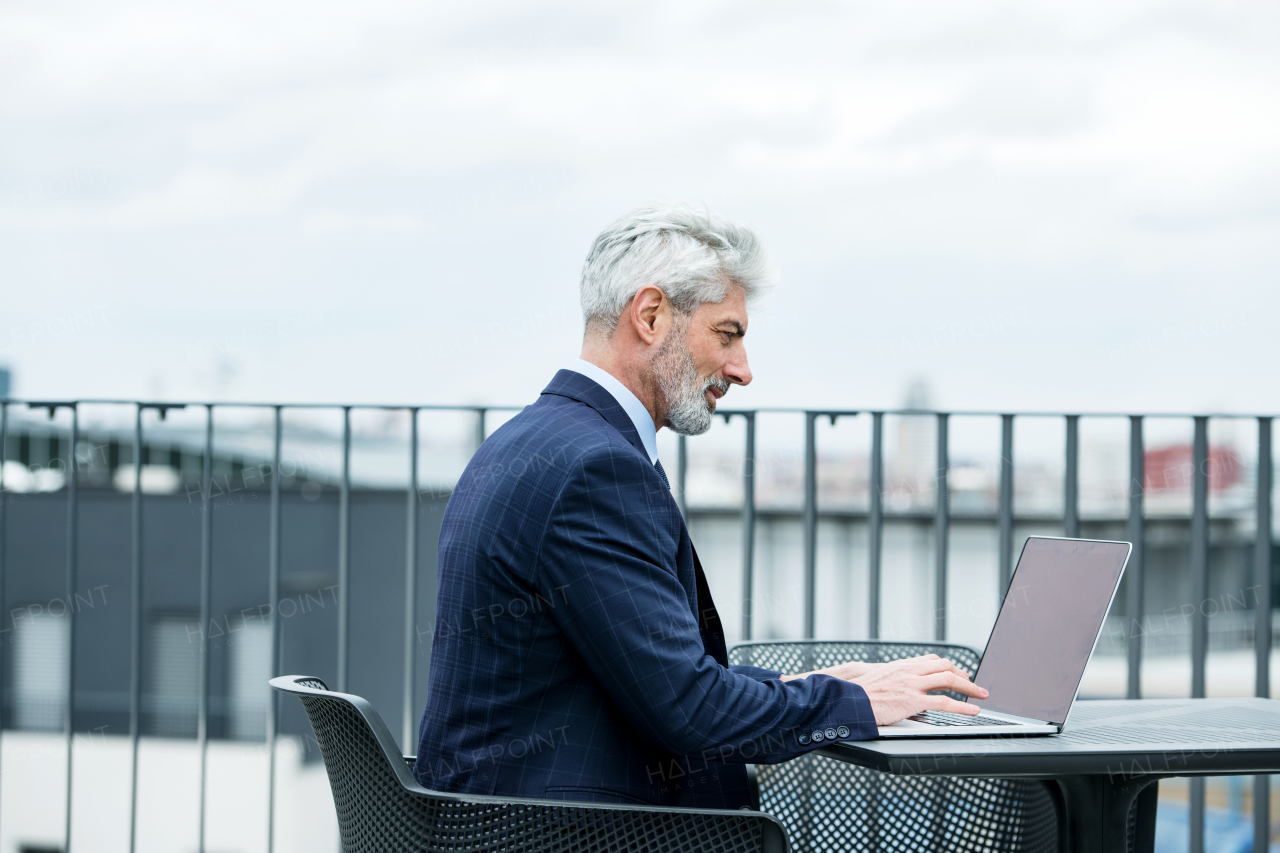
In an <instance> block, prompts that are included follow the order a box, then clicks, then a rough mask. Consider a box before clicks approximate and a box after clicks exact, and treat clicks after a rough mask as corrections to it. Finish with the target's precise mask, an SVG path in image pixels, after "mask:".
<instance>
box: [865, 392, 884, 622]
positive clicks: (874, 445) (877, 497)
mask: <svg viewBox="0 0 1280 853" xmlns="http://www.w3.org/2000/svg"><path fill="white" fill-rule="evenodd" d="M869 498H870V506H869V507H868V512H867V527H868V529H867V543H868V548H869V549H870V553H868V555H867V636H868V637H870V638H871V639H873V640H878V639H880V561H881V556H882V553H883V549H884V412H872V413H871V494H870V495H869Z"/></svg>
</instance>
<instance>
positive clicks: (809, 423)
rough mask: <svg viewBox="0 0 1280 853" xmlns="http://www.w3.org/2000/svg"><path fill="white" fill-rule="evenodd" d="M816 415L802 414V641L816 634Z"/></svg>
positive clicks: (814, 413)
mask: <svg viewBox="0 0 1280 853" xmlns="http://www.w3.org/2000/svg"><path fill="white" fill-rule="evenodd" d="M817 418H818V414H817V412H805V413H804V638H805V639H806V640H812V639H813V638H814V637H815V636H816V635H817V634H816V631H817V591H818V584H817V581H818V572H817V569H818V450H817V436H816V428H815V424H816V421H817Z"/></svg>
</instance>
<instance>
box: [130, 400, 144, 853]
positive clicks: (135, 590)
mask: <svg viewBox="0 0 1280 853" xmlns="http://www.w3.org/2000/svg"><path fill="white" fill-rule="evenodd" d="M142 408H143V407H142V404H141V403H139V404H138V405H137V408H136V410H135V411H134V419H133V501H132V517H131V521H132V524H131V525H130V526H131V534H130V540H131V544H132V551H133V554H132V557H133V559H132V561H131V565H130V567H129V590H130V594H131V596H132V606H131V609H130V618H131V623H130V631H129V750H130V766H131V770H130V772H129V853H133V851H134V850H136V849H137V846H138V744H139V741H140V740H141V738H142V629H143V611H142Z"/></svg>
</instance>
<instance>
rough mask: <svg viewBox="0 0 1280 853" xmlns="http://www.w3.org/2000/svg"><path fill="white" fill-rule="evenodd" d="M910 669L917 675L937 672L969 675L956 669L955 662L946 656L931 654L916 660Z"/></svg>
mask: <svg viewBox="0 0 1280 853" xmlns="http://www.w3.org/2000/svg"><path fill="white" fill-rule="evenodd" d="M908 669H910V670H911V671H912V672H914V673H916V674H917V675H930V674H932V673H935V672H954V673H956V674H957V675H960V676H962V677H965V678H968V676H967V675H965V674H964V673H963V672H961V671H960V670H958V669H956V666H955V664H953V663H952V662H951V661H949V660H947V659H946V658H940V657H938V656H937V655H931V656H930V657H928V658H920V659H917V660H914V661H912V663H911V665H910V666H909V667H908Z"/></svg>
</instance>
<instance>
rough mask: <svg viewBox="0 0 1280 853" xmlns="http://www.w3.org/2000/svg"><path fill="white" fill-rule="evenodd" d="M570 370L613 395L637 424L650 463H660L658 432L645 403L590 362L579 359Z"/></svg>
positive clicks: (611, 375) (610, 375)
mask: <svg viewBox="0 0 1280 853" xmlns="http://www.w3.org/2000/svg"><path fill="white" fill-rule="evenodd" d="M569 370H572V371H573V372H574V373H581V374H582V375H583V376H585V377H587V378H588V379H590V380H592V381H593V382H595V383H596V384H597V385H599V386H600V387H601V388H603V389H604V390H606V391H608V392H609V393H610V394H612V395H613V399H615V400H617V401H618V405H619V406H621V407H622V411H624V412H626V413H627V416H628V417H630V418H631V423H633V424H635V427H636V432H638V433H639V434H640V441H641V443H642V444H644V449H645V451H646V452H647V453H648V454H649V461H650V462H652V463H654V464H655V465H656V464H657V462H658V430H657V428H656V427H655V426H654V425H653V418H651V417H649V410H648V409H646V408H645V407H644V403H641V402H640V398H639V397H637V396H636V395H635V394H632V393H631V389H630V388H628V387H627V386H626V385H623V384H622V383H621V382H619V381H618V380H617V378H615V377H614V375H613V374H612V373H609V372H608V371H607V370H604V369H602V368H599V367H596V366H595V365H594V364H592V363H591V362H589V361H585V360H583V359H581V358H579V359H577V360H576V361H574V363H573V364H571V365H569Z"/></svg>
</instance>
